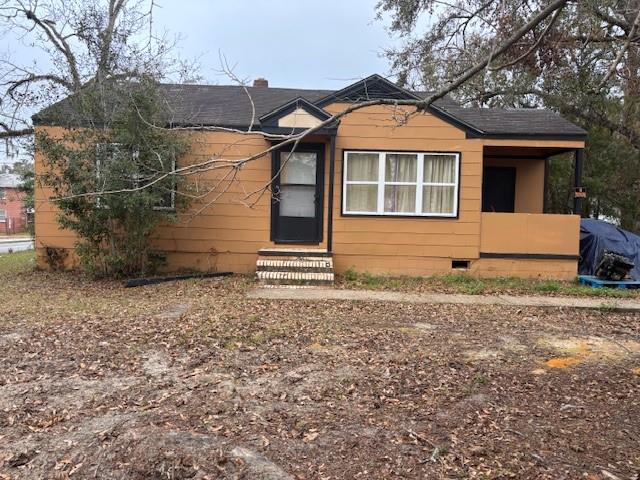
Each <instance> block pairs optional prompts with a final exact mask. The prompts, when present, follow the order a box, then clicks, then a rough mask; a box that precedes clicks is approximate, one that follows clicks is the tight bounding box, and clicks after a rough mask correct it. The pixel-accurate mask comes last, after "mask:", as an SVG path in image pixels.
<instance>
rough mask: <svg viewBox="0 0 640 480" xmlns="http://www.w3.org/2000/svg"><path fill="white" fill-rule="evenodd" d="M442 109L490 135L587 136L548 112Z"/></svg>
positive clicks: (566, 121)
mask: <svg viewBox="0 0 640 480" xmlns="http://www.w3.org/2000/svg"><path fill="white" fill-rule="evenodd" d="M440 110H443V111H444V112H446V113H447V114H449V115H451V116H452V117H454V118H455V119H457V120H458V121H460V122H463V123H465V124H467V125H469V126H471V127H472V128H474V129H476V130H478V131H479V132H480V133H482V134H483V135H488V136H499V135H511V136H519V135H522V136H536V135H539V136H555V135H558V136H575V137H583V136H585V135H586V134H587V132H586V131H585V130H583V129H582V128H580V127H578V126H577V125H574V124H573V123H571V122H570V121H569V120H567V119H565V118H563V117H561V116H560V115H558V114H557V113H555V112H553V111H551V110H545V109H537V108H521V109H515V108H512V109H504V108H465V107H460V106H449V105H448V106H446V107H440Z"/></svg>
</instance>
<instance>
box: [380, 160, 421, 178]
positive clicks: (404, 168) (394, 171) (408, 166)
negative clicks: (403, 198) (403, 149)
mask: <svg viewBox="0 0 640 480" xmlns="http://www.w3.org/2000/svg"><path fill="white" fill-rule="evenodd" d="M385 165H386V166H385V178H384V181H385V182H415V181H416V176H417V172H418V156H417V155H403V154H395V153H388V154H387V158H386V163H385Z"/></svg>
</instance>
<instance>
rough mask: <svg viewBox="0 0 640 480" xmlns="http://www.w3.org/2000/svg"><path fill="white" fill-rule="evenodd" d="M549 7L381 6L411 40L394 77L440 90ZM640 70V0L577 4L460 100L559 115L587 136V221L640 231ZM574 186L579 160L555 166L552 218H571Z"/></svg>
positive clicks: (420, 2)
mask: <svg viewBox="0 0 640 480" xmlns="http://www.w3.org/2000/svg"><path fill="white" fill-rule="evenodd" d="M548 3H549V2H548V1H518V0H512V1H487V0H456V1H451V2H440V1H433V0H381V1H380V2H379V3H378V5H377V8H378V12H379V14H383V13H389V14H391V16H392V24H391V31H392V32H394V33H395V34H397V35H399V36H400V37H401V38H402V39H403V40H404V41H403V43H402V45H401V47H399V48H397V49H393V50H389V51H387V52H386V55H387V57H388V58H389V60H390V62H391V66H392V71H393V72H394V73H395V74H396V75H397V76H398V78H399V79H400V82H401V83H402V84H404V85H406V86H409V87H411V88H416V89H426V90H432V89H435V88H438V86H439V85H441V84H442V83H443V82H446V81H447V80H448V79H450V78H453V77H455V75H457V73H458V72H460V71H464V70H465V69H467V68H469V66H470V65H472V64H473V63H474V62H476V61H477V59H478V58H479V57H483V56H490V55H491V52H492V51H493V50H494V49H495V48H496V45H497V44H498V42H497V40H498V39H499V38H502V37H504V36H505V35H506V34H508V32H511V31H513V30H515V29H516V28H518V27H519V26H520V25H522V24H523V23H524V22H526V20H527V18H529V16H530V15H531V12H532V11H535V10H537V9H539V8H542V7H543V6H544V5H546V4H548ZM427 19H428V20H429V21H428V22H427V26H426V27H424V25H425V20H427ZM639 71H640V0H580V1H572V2H566V3H565V5H563V7H562V8H560V9H558V10H557V11H556V12H555V13H554V15H553V16H551V17H550V18H548V19H547V20H545V21H544V22H541V23H540V24H538V25H537V26H536V27H535V28H534V29H532V30H531V31H530V32H528V34H527V35H526V36H524V37H523V38H522V39H521V40H520V41H519V42H517V43H516V44H515V45H513V46H512V47H511V48H510V49H509V50H508V51H507V52H505V54H504V55H502V56H500V57H499V58H496V59H495V60H494V61H493V62H491V64H490V65H489V66H488V68H486V69H485V70H484V71H483V72H482V74H480V75H477V76H475V77H473V78H472V79H470V80H469V81H468V82H466V83H465V84H464V85H462V86H461V87H460V88H459V89H457V90H455V91H454V92H452V96H453V97H454V98H455V99H456V100H458V101H460V102H461V103H463V104H465V105H470V106H480V107H507V108H508V107H518V108H522V107H524V108H529V107H545V108H550V109H553V110H555V111H557V112H558V113H560V114H562V115H563V116H565V117H567V118H569V119H571V120H572V121H574V122H575V123H577V124H578V125H580V126H582V127H583V128H585V129H586V130H587V131H588V132H589V139H588V144H587V152H586V153H587V160H586V164H585V172H584V182H585V185H586V186H587V191H588V198H587V201H586V205H585V207H586V213H587V214H588V215H593V216H605V217H609V218H612V219H618V220H619V221H620V224H621V226H622V227H623V228H626V229H630V230H634V231H636V232H640V107H639V104H640V97H639V95H640V78H639ZM572 187H573V185H572V166H571V164H570V162H568V161H567V159H566V158H562V159H552V160H551V167H550V182H549V191H548V199H547V201H548V205H549V208H550V210H551V211H554V212H559V213H566V212H568V211H569V209H570V208H571V199H572V194H573V191H572Z"/></svg>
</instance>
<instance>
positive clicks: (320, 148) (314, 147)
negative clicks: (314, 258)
mask: <svg viewBox="0 0 640 480" xmlns="http://www.w3.org/2000/svg"><path fill="white" fill-rule="evenodd" d="M325 148H326V146H325V144H324V143H302V144H300V145H298V146H297V147H296V149H295V151H296V152H311V153H316V155H317V156H316V189H315V207H316V232H317V235H316V236H315V237H314V238H310V239H308V240H291V239H287V238H281V235H280V234H279V232H278V218H279V217H280V202H279V201H278V200H277V199H276V195H277V193H278V192H279V190H280V153H282V152H290V151H291V148H290V147H283V148H279V149H277V150H274V151H273V152H272V154H271V178H272V180H273V183H272V184H271V190H272V194H271V236H270V238H271V241H272V242H274V243H283V244H287V243H289V244H311V245H318V244H320V243H322V240H323V238H324V164H325V158H324V157H325Z"/></svg>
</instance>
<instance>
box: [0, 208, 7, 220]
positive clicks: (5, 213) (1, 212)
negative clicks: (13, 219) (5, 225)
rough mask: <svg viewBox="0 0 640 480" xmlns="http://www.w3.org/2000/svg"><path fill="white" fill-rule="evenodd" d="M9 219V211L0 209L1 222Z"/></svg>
mask: <svg viewBox="0 0 640 480" xmlns="http://www.w3.org/2000/svg"><path fill="white" fill-rule="evenodd" d="M6 221H7V212H6V211H5V210H0V222H6Z"/></svg>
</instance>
